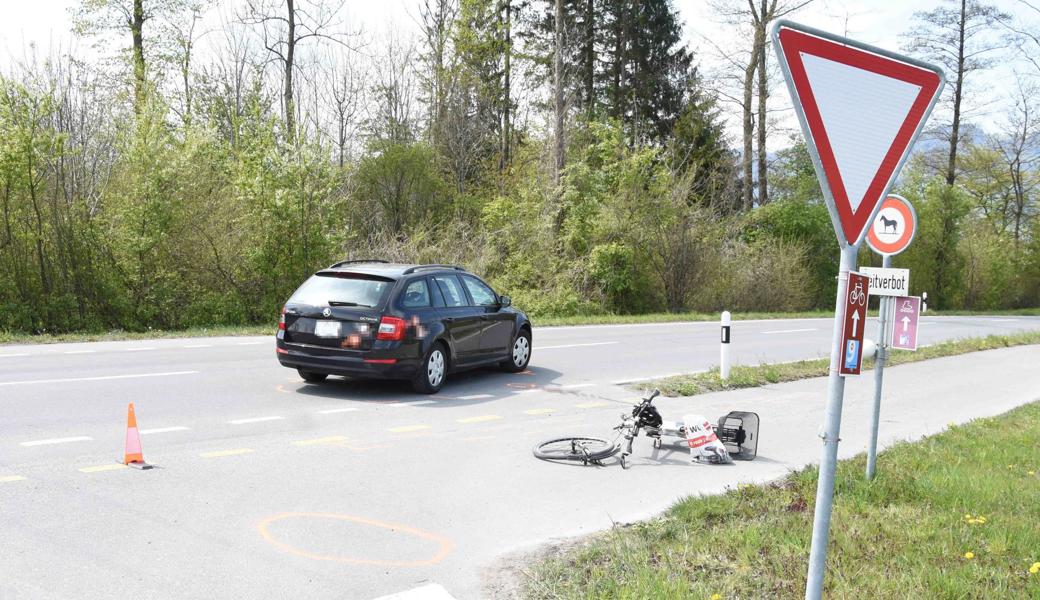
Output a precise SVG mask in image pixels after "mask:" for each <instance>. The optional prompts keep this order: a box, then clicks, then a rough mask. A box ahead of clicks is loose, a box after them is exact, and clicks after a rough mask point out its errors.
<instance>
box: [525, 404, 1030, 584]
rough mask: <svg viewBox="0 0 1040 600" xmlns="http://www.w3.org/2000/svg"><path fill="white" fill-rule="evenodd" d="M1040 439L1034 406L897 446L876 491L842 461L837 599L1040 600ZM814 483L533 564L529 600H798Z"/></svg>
mask: <svg viewBox="0 0 1040 600" xmlns="http://www.w3.org/2000/svg"><path fill="white" fill-rule="evenodd" d="M1038 439H1040V403H1033V404H1030V405H1027V406H1024V407H1021V408H1019V409H1016V410H1014V411H1011V412H1010V413H1007V414H1006V415H1003V416H1000V417H996V418H992V419H982V420H978V421H974V422H972V423H969V424H967V425H964V426H955V427H951V428H950V429H949V430H947V431H945V432H944V433H942V434H939V435H936V436H934V437H931V438H928V439H925V440H923V441H920V442H916V443H912V444H910V443H903V444H898V445H896V446H893V447H892V448H890V449H889V450H887V451H885V452H883V453H882V454H881V455H880V457H879V459H878V476H877V478H876V479H875V480H874V481H870V482H868V481H866V480H865V478H864V476H863V469H864V466H865V458H864V456H863V455H860V456H858V457H856V458H855V459H852V460H848V461H842V462H841V463H840V464H839V466H838V472H837V478H836V495H835V505H834V513H833V517H832V522H831V530H830V546H829V554H828V562H827V574H826V590H825V596H826V597H827V598H833V599H861V598H879V599H881V598H900V599H904V598H906V599H909V598H915V599H916V598H959V599H969V598H971V599H974V598H1040V572H1038V573H1035V574H1032V573H1030V572H1029V569H1030V566H1031V565H1032V564H1033V563H1035V562H1037V561H1040V477H1038V476H1037V472H1040V446H1038V445H1037V440H1038ZM816 478H817V470H816V468H815V467H810V468H807V469H805V470H803V471H800V472H797V473H794V474H792V475H790V476H788V477H787V478H785V479H783V480H781V481H779V482H776V483H773V484H768V485H744V486H739V487H738V488H737V489H735V490H730V491H728V492H727V493H726V494H724V495H721V496H706V497H697V498H687V499H685V500H682V501H680V502H679V503H677V504H676V505H674V506H673V507H672V508H671V509H669V510H668V511H667V512H666V513H665V514H664V515H663V516H662V517H658V518H655V519H651V520H649V521H645V522H641V523H637V524H634V525H630V526H619V527H616V528H614V529H613V530H612V531H610V532H607V533H604V534H600V535H597V536H593V537H592V538H590V539H588V540H585V541H584V542H582V543H580V545H575V546H572V547H571V548H570V549H568V550H565V551H563V552H562V554H558V555H555V556H550V557H548V558H546V559H544V560H543V562H541V563H539V564H537V565H535V566H534V567H533V570H532V571H531V575H530V578H529V579H528V580H527V581H526V582H524V583H523V585H524V597H526V598H530V599H542V598H545V599H548V598H552V599H557V598H603V599H608V598H609V599H615V598H625V599H633V600H635V599H643V598H689V599H702V598H703V599H705V600H707V599H708V598H711V597H712V595H713V594H719V596H720V597H721V598H724V599H732V598H800V597H802V594H803V593H804V588H805V573H806V566H807V562H806V561H807V557H808V553H809V545H810V537H811V529H812V516H813V510H814V504H815V493H816ZM979 516H982V517H984V518H985V522H984V523H983V522H980V521H979V519H978V517H979ZM969 519H970V520H971V522H969ZM967 552H972V553H973V554H974V558H971V559H968V558H966V557H965V553H967Z"/></svg>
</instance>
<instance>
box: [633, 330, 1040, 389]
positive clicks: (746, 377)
mask: <svg viewBox="0 0 1040 600" xmlns="http://www.w3.org/2000/svg"><path fill="white" fill-rule="evenodd" d="M1026 344H1040V331H1027V332H1022V333H1013V334H1009V335H991V336H987V337H978V338H964V339H959V340H951V341H948V342H940V343H938V344H934V345H932V346H926V347H923V348H919V349H918V350H917V351H916V352H909V351H904V350H890V351H889V353H888V360H886V361H885V364H886V366H894V365H901V364H906V363H912V362H918V361H922V360H929V359H932V358H941V357H943V356H954V355H957V354H965V353H967V352H978V351H980V350H994V349H996V348H1007V347H1010V346H1023V345H1026ZM829 366H830V359H827V358H817V359H813V360H801V361H797V362H789V363H777V364H763V365H757V366H742V365H737V366H734V367H732V368H731V369H730V373H729V379H727V380H725V381H723V379H722V378H721V377H720V376H719V369H718V368H713V369H711V370H709V371H706V372H703V373H694V374H690V375H676V376H674V377H666V378H663V379H657V380H653V381H642V382H639V383H638V384H633V385H632V387H633V388H635V389H638V390H651V389H654V388H658V389H660V390H661V393H662V394H664V395H666V396H695V395H697V394H706V393H708V392H720V391H724V390H733V389H739V388H747V387H758V386H762V385H766V384H770V383H783V382H785V381H796V380H798V379H807V378H809V377H823V376H825V375H827V368H828V367H829ZM863 368H864V369H865V370H869V369H873V368H874V361H873V359H868V360H866V361H864V363H863Z"/></svg>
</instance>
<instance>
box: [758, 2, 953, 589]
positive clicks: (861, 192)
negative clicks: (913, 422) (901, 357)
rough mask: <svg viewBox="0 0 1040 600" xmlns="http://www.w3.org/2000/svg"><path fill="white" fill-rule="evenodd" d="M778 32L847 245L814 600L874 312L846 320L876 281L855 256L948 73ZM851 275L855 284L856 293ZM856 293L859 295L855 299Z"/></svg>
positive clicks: (815, 546) (781, 55)
mask: <svg viewBox="0 0 1040 600" xmlns="http://www.w3.org/2000/svg"><path fill="white" fill-rule="evenodd" d="M771 37H772V40H773V46H774V48H775V50H776V54H777V59H778V62H779V64H780V70H781V71H782V72H783V74H784V79H785V80H786V82H787V89H788V91H789V92H790V93H791V101H792V104H793V105H794V109H795V114H796V115H797V116H798V121H799V123H800V124H801V126H802V133H803V135H804V136H805V142H806V148H807V149H808V151H809V157H810V158H811V159H812V163H813V168H814V169H815V170H816V177H817V178H818V179H819V181H820V190H821V191H822V192H823V198H824V200H825V201H826V203H827V209H828V211H829V212H830V216H831V224H832V225H833V226H834V233H835V235H836V236H837V238H838V245H839V246H840V247H841V263H840V267H839V271H838V291H837V297H836V300H835V306H834V331H833V334H832V345H831V364H830V374H829V378H828V391H827V407H826V413H825V417H824V428H823V435H822V437H823V456H822V458H821V460H820V475H819V480H818V483H817V488H816V509H815V516H814V518H813V532H812V547H811V549H810V551H809V570H808V574H807V577H806V586H805V597H806V599H807V600H819V599H820V598H821V596H822V595H823V576H824V571H825V567H826V562H827V540H828V537H829V534H830V521H831V510H832V503H833V501H834V473H835V469H836V466H837V462H838V436H839V434H840V431H841V409H842V402H843V400H844V393H845V379H844V377H842V373H843V372H844V373H847V374H850V375H851V374H858V373H859V368H860V364H859V362H860V359H861V358H862V335H863V331H862V330H863V326H864V325H865V321H860V320H858V319H856V318H854V317H856V316H858V317H859V318H860V319H863V318H864V317H865V316H866V313H865V311H864V312H861V313H860V312H858V311H859V310H860V309H859V308H854V309H852V310H853V314H852V315H849V316H848V317H847V316H846V313H847V310H848V308H849V307H850V306H851V305H852V304H853V303H855V304H856V305H857V306H858V302H859V300H860V298H859V295H858V294H859V292H858V291H857V290H858V288H857V287H855V286H856V285H859V286H861V287H862V293H863V294H864V295H865V294H867V293H868V287H869V279H868V278H867V277H866V276H863V275H858V274H854V273H852V272H853V271H855V269H856V255H857V252H858V250H859V245H860V243H861V242H862V241H863V237H864V236H865V235H866V231H867V225H868V223H871V222H872V221H873V220H874V219H875V217H876V215H877V214H878V211H879V210H880V209H881V200H882V198H884V197H885V194H887V192H888V190H889V188H891V186H892V183H893V182H894V181H895V178H896V176H897V175H898V174H899V170H900V168H901V167H902V166H903V163H904V162H905V161H906V159H907V157H908V156H909V154H910V149H911V147H912V146H913V143H914V141H915V140H916V139H917V136H918V135H920V133H921V130H922V129H923V128H924V123H925V121H926V120H927V118H928V114H929V113H930V112H931V110H932V107H933V106H935V102H936V101H937V100H938V97H939V92H940V91H941V90H942V87H943V74H942V70H940V69H939V68H937V67H934V66H932V65H929V64H927V63H923V62H920V61H917V60H914V59H912V58H909V57H906V56H901V55H898V54H894V53H892V52H888V51H886V50H883V49H881V48H877V47H874V46H869V45H867V44H863V43H860V42H857V41H855V40H850V39H848V38H845V37H841V36H836V35H833V34H830V33H827V32H825V31H820V30H818V29H813V28H811V27H806V26H804V25H799V24H797V23H792V22H790V21H785V20H778V21H776V22H775V23H774V24H773V29H772V35H771ZM886 218H888V217H886ZM850 279H851V280H855V283H853V284H851V285H853V286H854V287H853V288H852V289H851V290H850V289H849V286H850ZM853 292H857V295H856V298H852V297H851V296H850V294H852V293H853ZM864 305H865V298H864ZM849 319H852V322H851V323H850V321H849ZM857 335H858V337H859V339H858V340H857V339H856V338H857ZM843 342H844V344H843ZM843 346H844V347H843ZM843 359H844V360H843Z"/></svg>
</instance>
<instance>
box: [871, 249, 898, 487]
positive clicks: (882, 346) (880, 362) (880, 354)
mask: <svg viewBox="0 0 1040 600" xmlns="http://www.w3.org/2000/svg"><path fill="white" fill-rule="evenodd" d="M883 267H884V268H886V269H889V268H891V267H892V256H891V255H885V258H884V261H883ZM878 301H879V302H878V334H877V337H878V342H877V358H875V359H874V409H873V411H872V414H871V421H870V445H869V446H868V447H867V479H873V478H874V471H875V467H876V466H877V438H878V427H879V426H880V424H881V385H882V381H883V380H884V378H885V359H886V358H887V357H888V339H887V334H888V327H887V325H888V319H889V313H890V312H891V311H892V297H891V296H881V297H880V298H878Z"/></svg>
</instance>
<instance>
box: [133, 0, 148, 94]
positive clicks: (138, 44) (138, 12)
mask: <svg viewBox="0 0 1040 600" xmlns="http://www.w3.org/2000/svg"><path fill="white" fill-rule="evenodd" d="M130 33H131V35H132V36H133V38H134V44H133V61H134V112H136V113H137V114H141V110H142V109H143V108H144V98H145V64H144V0H134V14H133V21H132V22H131V23H130Z"/></svg>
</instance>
